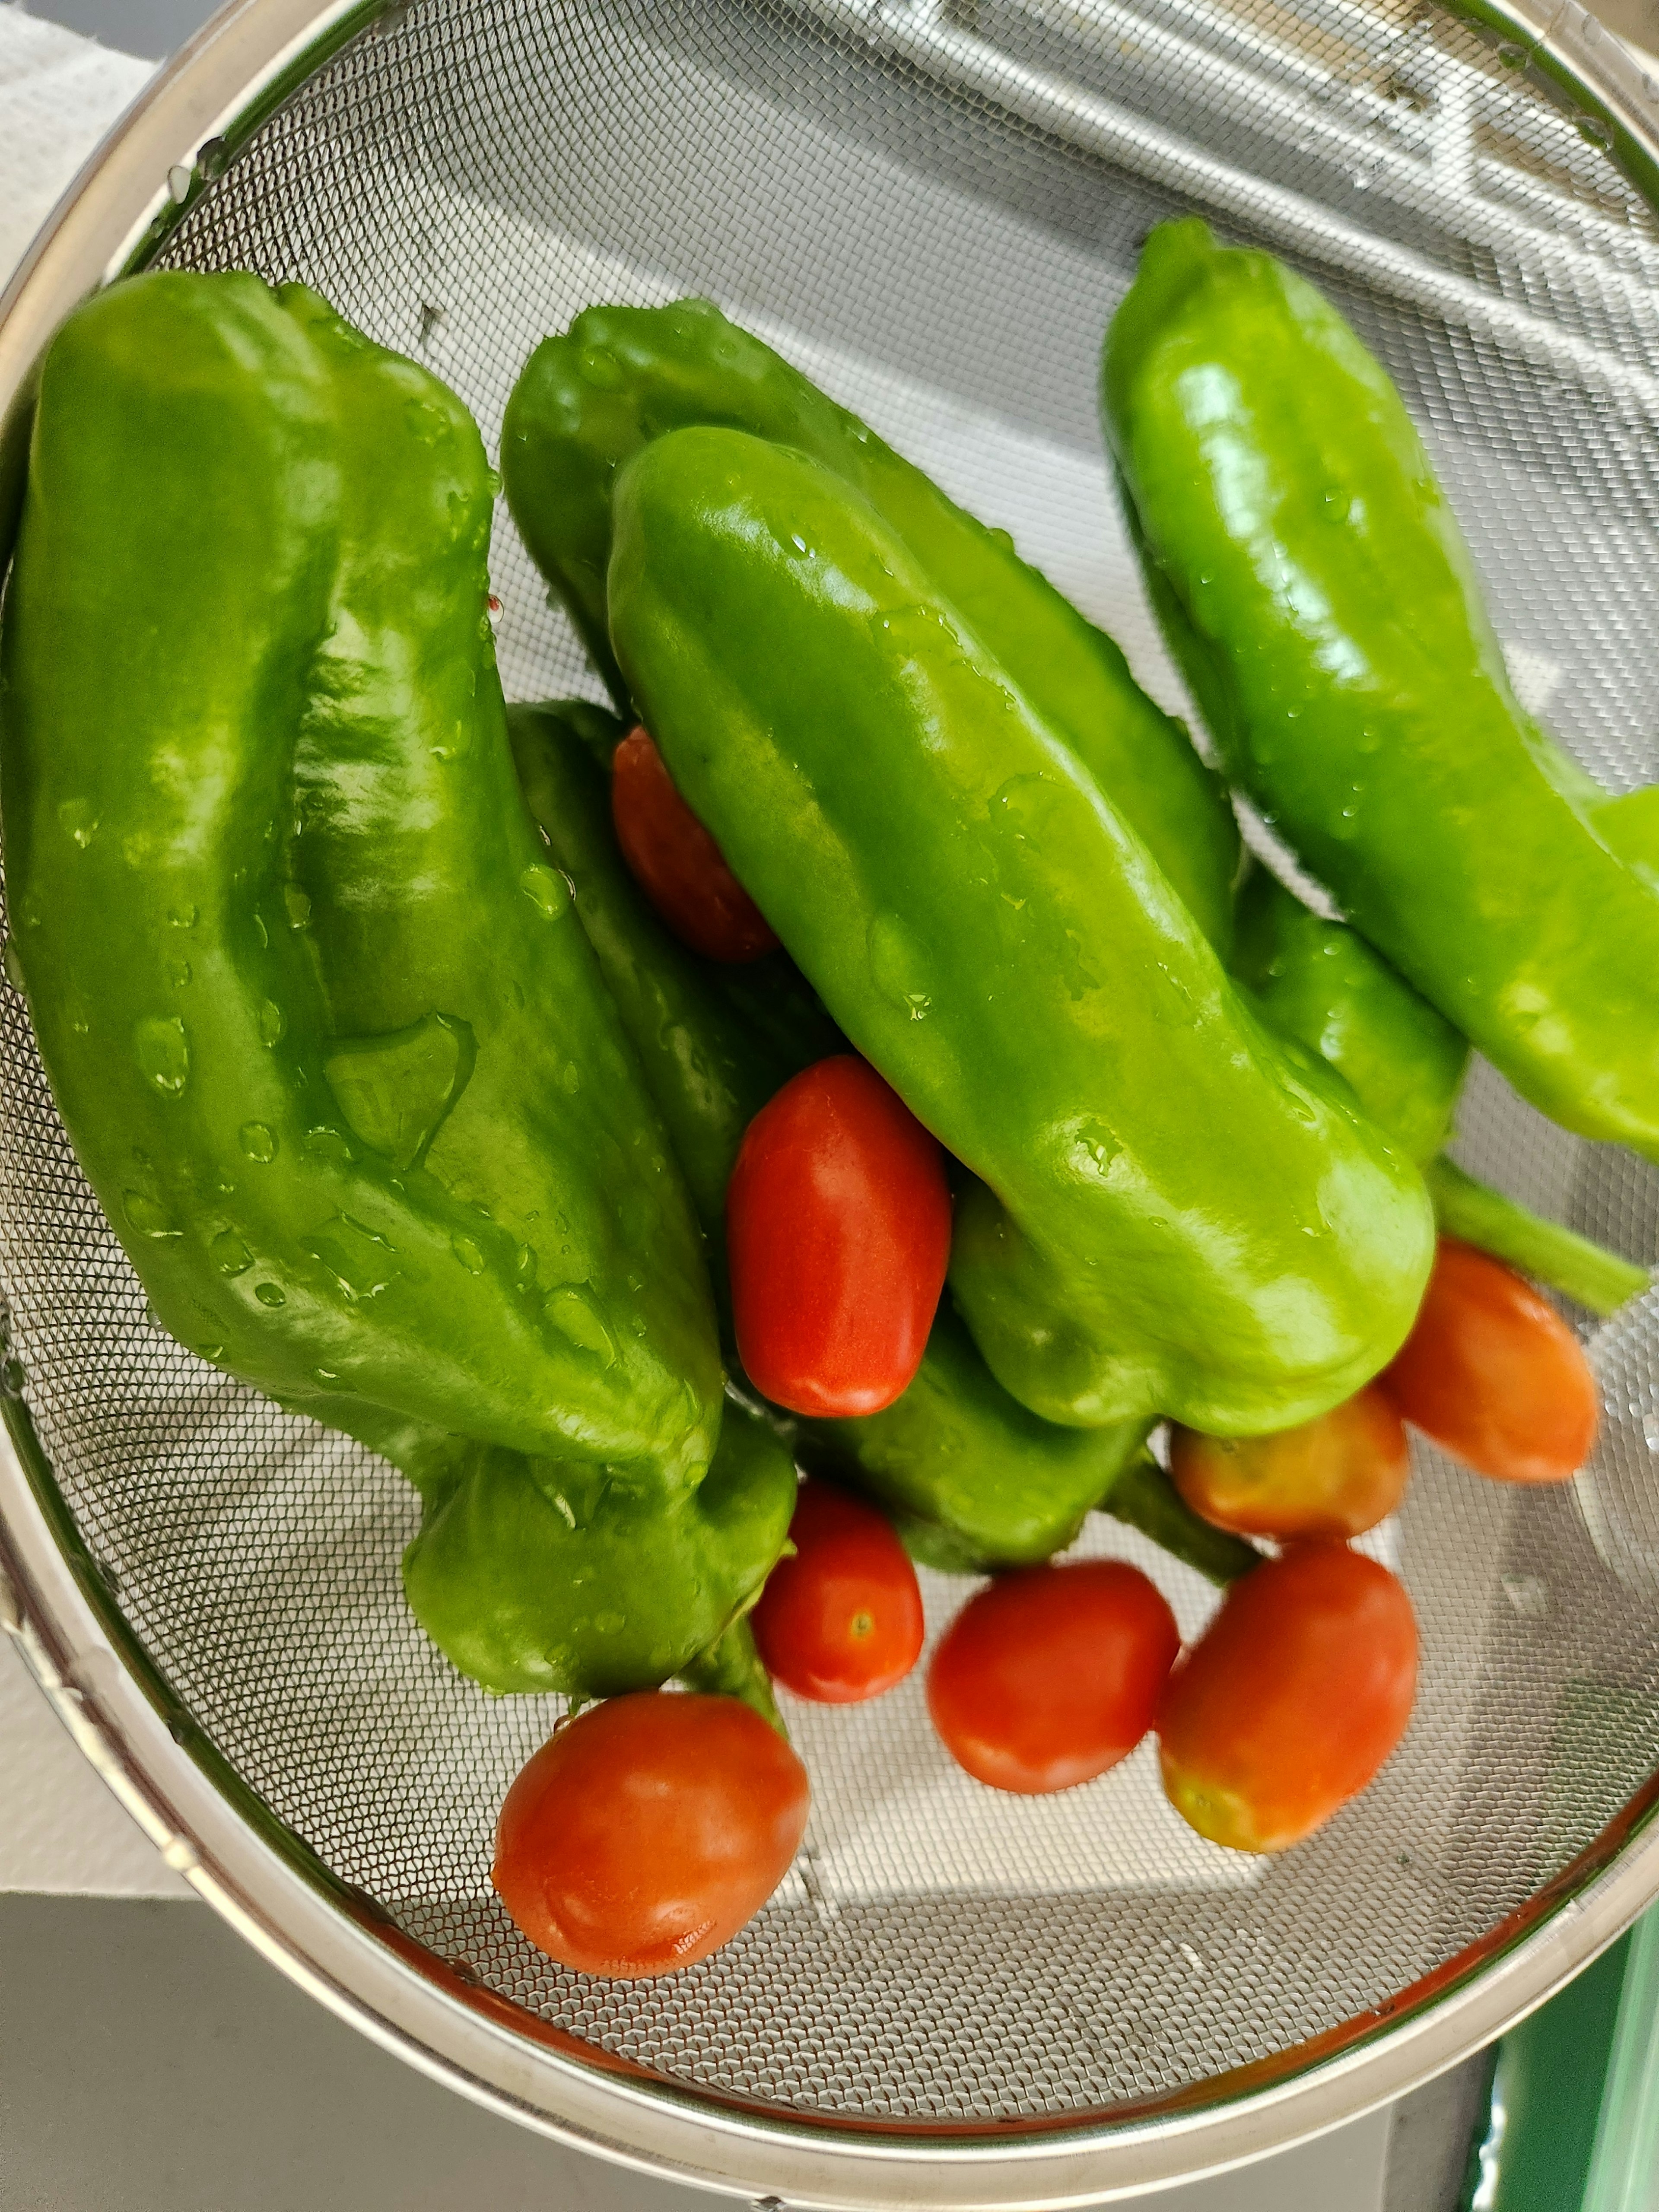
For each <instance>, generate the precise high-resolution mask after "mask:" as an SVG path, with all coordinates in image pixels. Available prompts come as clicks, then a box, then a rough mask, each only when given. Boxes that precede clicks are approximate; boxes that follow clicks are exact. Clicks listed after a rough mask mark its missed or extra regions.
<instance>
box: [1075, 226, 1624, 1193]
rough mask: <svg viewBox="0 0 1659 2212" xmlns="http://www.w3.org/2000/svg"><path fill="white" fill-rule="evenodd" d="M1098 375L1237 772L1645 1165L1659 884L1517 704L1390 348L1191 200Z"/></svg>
mask: <svg viewBox="0 0 1659 2212" xmlns="http://www.w3.org/2000/svg"><path fill="white" fill-rule="evenodd" d="M1102 393H1103V409H1104V416H1105V422H1106V428H1107V434H1108V437H1109V442H1110V444H1111V447H1112V448H1113V451H1114V452H1115V455H1116V459H1117V465H1118V468H1119V471H1120V473H1121V482H1122V485H1123V488H1124V492H1125V495H1126V499H1127V503H1128V507H1129V510H1130V513H1131V518H1132V521H1133V527H1134V530H1135V533H1136V535H1137V537H1138V538H1139V543H1140V544H1141V548H1142V552H1143V557H1144V559H1145V562H1146V568H1147V575H1148V580H1149V584H1150V586H1151V588H1152V597H1153V599H1154V603H1155V605H1157V607H1158V612H1159V614H1160V617H1161V618H1162V619H1163V621H1164V628H1165V632H1166V635H1167V636H1168V639H1169V641H1170V647H1171V649H1172V650H1173V652H1174V653H1175V655H1176V659H1178V660H1179V662H1180V663H1181V665H1182V668H1183V669H1184V671H1185V672H1186V674H1187V677H1188V681H1189V683H1190V684H1191V685H1192V688H1193V690H1194V694H1195V696H1197V698H1198V701H1199V703H1200V707H1201V708H1202V709H1203V711H1204V714H1205V717H1206V720H1207V721H1208V722H1209V724H1210V726H1211V729H1212V732H1213V734H1214V737H1215V739H1216V743H1217V744H1218V747H1219V749H1220V751H1221V754H1222V757H1223V759H1224V762H1225V765H1226V768H1227V770H1228V773H1229V775H1231V777H1232V779H1233V780H1234V781H1236V782H1237V784H1239V785H1240V786H1241V787H1243V789H1244V790H1245V791H1247V792H1248V793H1249V795H1250V797H1251V798H1252V799H1254V800H1255V804H1256V805H1258V806H1259V807H1260V808H1261V811H1262V812H1263V814H1264V815H1265V816H1266V817H1267V818H1268V819H1269V820H1270V821H1272V822H1273V823H1274V824H1275V825H1276V827H1277V829H1278V830H1279V834H1280V835H1281V836H1283V837H1285V840H1286V841H1287V842H1289V844H1290V845H1291V847H1292V848H1294V850H1295V851H1296V853H1297V855H1298V856H1299V858H1300V859H1301V860H1302V861H1303V863H1304V866H1306V867H1307V868H1308V869H1309V870H1310V872H1311V873H1312V874H1313V875H1314V876H1315V877H1316V878H1317V879H1318V880H1319V881H1320V882H1322V883H1323V884H1326V885H1327V886H1328V888H1329V889H1330V890H1331V891H1332V892H1333V893H1334V895H1335V897H1336V899H1337V901H1338V902H1339V904H1340V906H1341V908H1343V910H1344V912H1345V913H1346V915H1347V916H1348V918H1349V919H1350V920H1351V921H1352V922H1353V923H1354V925H1355V927H1357V928H1358V929H1359V930H1360V931H1361V932H1362V933H1364V936H1365V937H1366V938H1368V939H1370V942H1371V943H1372V944H1373V945H1376V947H1377V948H1378V950H1379V951H1382V952H1383V953H1384V954H1386V955H1387V957H1389V960H1391V961H1392V962H1393V963H1394V964H1395V966H1396V967H1397V968H1398V969H1400V970H1401V973H1402V974H1403V975H1405V976H1406V977H1407V979H1408V980H1409V981H1411V982H1412V983H1413V984H1414V985H1415V986H1416V987H1417V989H1418V990H1419V991H1420V992H1421V993H1422V994H1423V996H1424V997H1425V998H1426V999H1427V1000H1430V1001H1431V1004H1433V1005H1434V1006H1436V1007H1437V1008H1438V1010H1439V1012H1441V1013H1442V1014H1443V1016H1444V1017H1445V1018H1446V1019H1447V1020H1448V1021H1449V1022H1451V1023H1453V1024H1455V1027H1456V1028H1457V1029H1458V1030H1460V1031H1461V1032H1462V1035H1463V1036H1466V1037H1468V1039H1469V1040H1470V1041H1471V1042H1473V1043H1474V1045H1475V1046H1477V1047H1478V1048H1479V1049H1480V1051H1481V1052H1483V1053H1485V1054H1486V1057H1487V1058H1488V1059H1489V1060H1492V1062H1493V1063H1494V1064H1495V1065H1496V1066H1498V1068H1499V1069H1500V1070H1501V1071H1502V1073H1504V1075H1506V1076H1507V1077H1508V1078H1509V1079H1510V1082H1511V1083H1513V1084H1514V1085H1515V1086H1516V1089H1517V1090H1518V1091H1521V1092H1522V1095H1523V1096H1524V1097H1528V1098H1529V1099H1530V1100H1531V1101H1532V1103H1534V1105H1535V1106H1537V1107H1539V1108H1541V1109H1542V1111H1544V1112H1545V1113H1547V1114H1548V1115H1552V1116H1553V1118H1554V1119H1555V1120H1557V1121H1559V1122H1561V1123H1562V1124H1563V1125H1564V1126H1565V1127H1567V1128H1570V1129H1573V1130H1577V1132H1578V1133H1580V1134H1582V1135H1584V1136H1589V1137H1601V1138H1607V1139H1613V1140H1614V1141H1616V1142H1620V1143H1625V1144H1629V1145H1632V1146H1635V1147H1636V1149H1638V1151H1641V1152H1646V1153H1647V1154H1649V1155H1650V1157H1652V1158H1659V1024H1655V1022H1654V1019H1653V1005H1654V997H1653V993H1654V977H1655V975H1659V891H1656V890H1655V887H1654V884H1653V882H1652V880H1651V878H1650V877H1648V876H1647V875H1646V874H1644V872H1642V871H1640V870H1638V869H1637V868H1633V867H1632V866H1627V865H1626V863H1625V862H1624V861H1623V860H1620V858H1619V856H1618V855H1617V854H1615V853H1614V852H1613V850H1612V849H1611V848H1610V846H1609V844H1608V842H1607V840H1606V838H1605V837H1604V836H1603V835H1602V834H1601V830H1600V829H1599V827H1598V822H1597V817H1596V808H1597V804H1598V801H1599V800H1600V797H1601V794H1599V793H1597V792H1596V791H1595V787H1594V786H1593V785H1592V784H1591V783H1590V781H1589V779H1588V778H1587V777H1586V776H1585V775H1583V773H1582V771H1581V770H1579V769H1577V767H1576V766H1575V765H1574V763H1572V762H1571V760H1570V759H1569V758H1568V757H1567V756H1566V755H1565V753H1564V752H1562V751H1561V750H1560V749H1559V747H1558V746H1557V745H1555V744H1553V742H1552V741H1551V740H1550V738H1547V736H1546V735H1545V733H1544V732H1542V731H1541V730H1540V729H1539V728H1538V727H1537V726H1536V725H1535V724H1534V723H1533V722H1532V721H1531V720H1530V719H1529V718H1528V716H1527V715H1526V714H1524V713H1523V711H1522V708H1520V706H1519V705H1518V704H1517V702H1516V698H1515V696H1514V693H1513V690H1511V687H1510V679H1509V676H1508V672H1507V671H1506V669H1505V667H1504V658H1503V654H1502V652H1501V650H1500V649H1499V647H1498V641H1497V639H1496V637H1495V636H1494V635H1493V633H1492V626H1491V623H1490V622H1489V621H1488V619H1487V617H1486V612H1485V610H1484V608H1483V606H1482V605H1481V600H1480V592H1479V588H1478V586H1477V584H1476V581H1475V578H1474V571H1473V567H1472V564H1471V562H1470V560H1469V556H1468V549H1467V547H1466V546H1465V544H1464V543H1463V540H1462V535H1461V533H1460V532H1459V531H1458V528H1457V526H1456V523H1455V520H1454V518H1453V516H1452V514H1451V513H1450V511H1449V508H1448V507H1447V505H1446V502H1445V499H1444V496H1443V494H1442V492H1441V490H1440V488H1439V486H1438V484H1437V483H1436V481H1435V478H1434V475H1433V471H1432V470H1431V467H1430V465H1429V461H1428V458H1427V456H1426V454H1425V452H1424V450H1423V447H1422V444H1421V441H1419V437H1418V435H1417V432H1416V429H1415V428H1414V427H1413V423H1412V422H1411V420H1410V418H1409V416H1407V412H1406V410H1405V408H1404V406H1403V405H1402V404H1401V399H1400V396H1399V394H1398V392H1396V391H1395V388H1394V386H1393V385H1392V384H1391V383H1390V381H1389V378H1388V376H1387V375H1386V374H1385V373H1384V371H1383V368H1381V367H1380V366H1379V364H1378V363H1377V362H1376V361H1375V360H1373V359H1372V357H1371V356H1370V354H1368V353H1367V352H1366V351H1365V349H1364V347H1363V346H1362V345H1361V344H1360V343H1359V341H1358V338H1357V337H1355V336H1354V334H1353V332H1352V331H1351V330H1350V329H1349V328H1348V326H1347V325H1346V323H1345V322H1344V321H1343V320H1342V319H1341V318H1340V315H1338V314H1337V313H1336V311H1335V310H1334V308H1333V307H1330V306H1329V305H1328V303H1327V302H1326V301H1324V300H1322V298H1321V297H1320V295H1318V293H1317V292H1316V291H1315V290H1314V289H1312V287H1311V286H1310V285H1309V284H1307V283H1304V281H1303V280H1302V279H1301V278H1300V277H1298V276H1293V275H1292V274H1291V271H1290V270H1287V269H1285V268H1284V267H1283V266H1282V265H1281V264H1279V263H1278V262H1276V261H1274V260H1273V259H1272V258H1270V257H1269V256H1267V255H1266V254H1263V253H1258V252H1236V251H1231V250H1228V249H1224V248H1221V247H1218V246H1217V245H1216V244H1215V242H1214V241H1213V240H1212V238H1211V236H1210V234H1209V232H1208V231H1207V230H1206V228H1205V227H1204V225H1203V224H1202V223H1201V222H1196V221H1192V220H1188V221H1185V222H1175V223H1167V224H1164V225H1163V226H1161V227H1160V228H1158V229H1157V230H1155V231H1154V232H1153V233H1152V236H1151V237H1150V238H1149V239H1148V240H1147V241H1146V248H1145V251H1144V252H1143V254H1142V257H1141V263H1140V270H1139V275H1138V276H1137V277H1136V280H1135V283H1134V284H1133V287H1132V289H1130V292H1129V294H1128V295H1127V298H1126V299H1125V301H1123V304H1122V306H1121V307H1120V308H1119V310H1118V312H1117V314H1116V316H1115V318H1114V320H1113V322H1112V325H1111V328H1110V330H1109V332H1108V334H1107V341H1106V349H1105V359H1104V364H1103V376H1102Z"/></svg>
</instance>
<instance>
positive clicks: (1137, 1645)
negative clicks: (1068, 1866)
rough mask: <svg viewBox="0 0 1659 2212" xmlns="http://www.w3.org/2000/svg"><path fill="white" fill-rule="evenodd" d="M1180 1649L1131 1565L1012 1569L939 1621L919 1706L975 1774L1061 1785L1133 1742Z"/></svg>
mask: <svg viewBox="0 0 1659 2212" xmlns="http://www.w3.org/2000/svg"><path fill="white" fill-rule="evenodd" d="M1180 1649H1181V1635H1180V1632H1179V1631H1178V1630H1177V1628H1176V1624H1175V1615H1174V1614H1173V1613H1171V1612H1170V1608H1169V1606H1168V1605H1167V1604H1166V1603H1165V1601H1164V1596H1163V1594H1162V1592H1161V1591H1160V1590H1159V1589H1158V1587H1157V1585H1156V1584H1155V1583H1152V1582H1149V1581H1148V1580H1147V1578H1146V1576H1145V1575H1143V1574H1142V1573H1141V1572H1140V1571H1139V1568H1138V1567H1131V1566H1126V1565H1123V1564H1122V1563H1121V1561H1119V1560H1116V1559H1078V1560H1074V1561H1073V1562H1071V1563H1070V1564H1068V1565H1060V1566H1042V1567H1021V1568H1019V1569H1018V1570H1017V1571H1015V1572H1014V1573H1012V1574H1008V1575H999V1576H998V1577H997V1579H996V1580H995V1581H994V1582H993V1583H989V1584H987V1587H986V1588H985V1589H982V1590H981V1591H980V1592H979V1593H978V1595H976V1596H975V1597H972V1598H970V1599H969V1601H968V1603H967V1604H966V1605H965V1606H963V1609H962V1611H961V1612H960V1613H958V1614H957V1617H956V1619H955V1620H953V1621H952V1622H951V1626H950V1627H949V1628H948V1629H947V1630H946V1631H945V1637H944V1640H943V1641H942V1642H941V1644H939V1649H938V1650H937V1651H936V1652H935V1653H934V1654H933V1664H932V1666H931V1667H930V1668H928V1670H927V1710H928V1711H929V1712H931V1713H932V1715H933V1726H934V1727H935V1728H936V1729H938V1730H939V1735H940V1736H941V1737H942V1738H943V1740H944V1742H945V1748H946V1750H947V1751H949V1753H951V1757H952V1758H953V1759H955V1760H956V1761H957V1765H959V1766H965V1767H966V1768H967V1770H968V1771H969V1774H971V1775H973V1776H974V1777H975V1779H976V1780H977V1781H980V1782H988V1783H989V1784H990V1785H991V1787H992V1788H993V1789H994V1790H1017V1791H1018V1792H1019V1793H1020V1794H1021V1795H1022V1796H1040V1795H1042V1794H1043V1793H1045V1792H1047V1791H1049V1790H1070V1789H1072V1788H1073V1786H1074V1785H1075V1784H1078V1783H1079V1782H1088V1781H1090V1780H1091V1779H1092V1778H1093V1777H1094V1776H1095V1775H1097V1774H1103V1773H1104V1772H1105V1771H1106V1770H1107V1768H1108V1767H1109V1766H1115V1765H1117V1762H1118V1761H1119V1759H1122V1758H1125V1757H1126V1756H1127V1754H1128V1753H1130V1752H1132V1751H1133V1749H1134V1747H1135V1746H1136V1745H1137V1744H1138V1743H1139V1741H1140V1739H1141V1737H1142V1736H1144V1735H1146V1731H1147V1729H1149V1728H1150V1727H1151V1726H1152V1720H1153V1717H1154V1715H1155V1714H1156V1712H1157V1711H1158V1697H1159V1694H1160V1692H1162V1690H1163V1688H1164V1682H1165V1681H1166V1680H1167V1679H1168V1677H1169V1673H1170V1668H1171V1667H1172V1666H1173V1665H1174V1664H1175V1659H1176V1653H1177V1652H1178V1651H1179V1650H1180Z"/></svg>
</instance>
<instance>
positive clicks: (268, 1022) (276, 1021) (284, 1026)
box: [259, 999, 288, 1045]
mask: <svg viewBox="0 0 1659 2212" xmlns="http://www.w3.org/2000/svg"><path fill="white" fill-rule="evenodd" d="M287 1033H288V1016H287V1015H286V1014H285V1013H284V1012H283V1010H282V1008H281V1007H280V1006H278V1005H277V1004H276V1000H274V999H262V1000H260V1001H259V1042H260V1043H261V1044H263V1045H273V1044H280V1043H281V1042H282V1041H283V1037H284V1036H286V1035H287Z"/></svg>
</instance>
